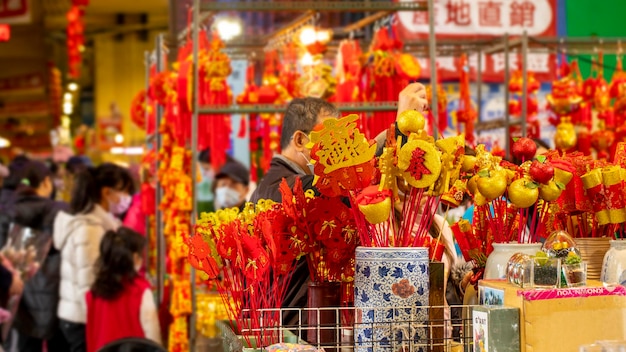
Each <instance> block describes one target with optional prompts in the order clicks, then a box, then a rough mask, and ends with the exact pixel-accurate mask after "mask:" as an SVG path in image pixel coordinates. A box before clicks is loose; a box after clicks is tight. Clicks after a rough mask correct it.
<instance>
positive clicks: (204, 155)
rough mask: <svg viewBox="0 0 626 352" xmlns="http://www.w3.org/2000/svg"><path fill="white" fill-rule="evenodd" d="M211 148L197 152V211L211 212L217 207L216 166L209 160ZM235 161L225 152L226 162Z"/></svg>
mask: <svg viewBox="0 0 626 352" xmlns="http://www.w3.org/2000/svg"><path fill="white" fill-rule="evenodd" d="M211 161H212V159H211V149H210V148H205V149H203V150H202V151H200V153H198V165H199V166H200V167H199V169H198V171H199V172H200V176H202V180H201V181H200V182H199V183H198V184H197V195H198V199H197V202H198V212H199V213H202V212H211V211H213V210H215V209H217V206H216V204H215V194H214V192H213V191H214V189H215V174H216V173H217V171H218V168H216V167H215V165H213V163H212V162H211ZM232 161H235V162H236V160H235V159H233V157H231V156H230V155H228V154H226V163H229V162H232Z"/></svg>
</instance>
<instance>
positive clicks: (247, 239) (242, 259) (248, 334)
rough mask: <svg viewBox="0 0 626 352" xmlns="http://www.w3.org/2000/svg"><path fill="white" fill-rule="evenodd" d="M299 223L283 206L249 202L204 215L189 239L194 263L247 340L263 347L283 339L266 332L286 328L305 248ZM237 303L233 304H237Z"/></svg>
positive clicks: (190, 253)
mask: <svg viewBox="0 0 626 352" xmlns="http://www.w3.org/2000/svg"><path fill="white" fill-rule="evenodd" d="M292 224H293V220H292V218H291V217H290V216H289V215H288V213H287V212H286V211H284V209H283V207H282V205H281V204H277V203H274V202H272V201H266V202H263V201H262V202H260V203H258V204H257V205H256V207H255V206H254V205H253V204H251V203H248V204H247V205H246V207H245V209H244V210H243V211H241V212H239V210H238V209H237V208H232V209H225V210H219V211H217V212H215V213H204V214H202V217H201V219H200V220H199V221H198V224H197V225H196V228H195V234H194V236H193V237H191V238H190V239H189V240H188V242H187V243H188V245H189V256H188V258H189V262H190V263H191V265H193V266H194V267H195V268H197V269H198V270H202V271H203V272H204V273H206V274H207V275H208V276H207V278H208V279H212V280H214V279H217V278H218V276H220V275H221V276H222V277H223V279H222V280H218V281H217V282H216V283H217V287H218V290H219V292H220V294H221V296H222V299H223V301H224V303H225V305H226V306H227V308H228V309H229V316H230V318H231V320H233V321H236V322H237V326H238V327H239V328H240V329H241V332H242V333H243V335H244V337H245V338H246V339H247V340H248V342H250V340H251V339H256V341H258V342H259V343H261V345H262V346H269V345H271V344H273V343H276V342H278V338H279V336H277V335H273V334H268V333H267V330H266V331H262V329H261V328H265V329H267V328H268V327H275V326H278V325H279V324H280V320H281V317H280V314H279V312H278V311H271V312H267V311H263V309H275V308H278V307H281V306H282V302H283V300H284V298H285V295H286V293H287V292H286V289H287V288H288V287H289V281H290V280H291V274H292V272H293V270H294V268H295V264H296V260H297V259H298V258H300V257H301V256H302V255H304V248H305V246H306V245H305V244H304V243H302V242H301V240H300V239H299V237H300V236H298V235H297V232H292V227H293V226H292ZM231 300H232V303H231Z"/></svg>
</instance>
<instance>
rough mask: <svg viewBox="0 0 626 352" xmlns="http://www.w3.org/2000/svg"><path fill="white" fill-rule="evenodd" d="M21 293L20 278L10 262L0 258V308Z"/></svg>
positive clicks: (21, 283) (22, 284)
mask: <svg viewBox="0 0 626 352" xmlns="http://www.w3.org/2000/svg"><path fill="white" fill-rule="evenodd" d="M23 291H24V282H23V281H22V276H21V275H20V273H19V272H18V271H17V270H15V268H13V265H12V264H11V262H9V261H8V260H6V258H4V257H2V256H0V307H6V306H7V302H8V300H9V297H11V296H13V295H21V294H22V292H23ZM0 309H2V308H0Z"/></svg>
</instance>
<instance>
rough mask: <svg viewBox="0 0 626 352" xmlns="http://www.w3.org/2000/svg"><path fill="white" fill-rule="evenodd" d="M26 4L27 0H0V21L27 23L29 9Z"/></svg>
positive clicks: (27, 3) (28, 20)
mask: <svg viewBox="0 0 626 352" xmlns="http://www.w3.org/2000/svg"><path fill="white" fill-rule="evenodd" d="M28 5H29V1H28V0H0V23H6V24H22V23H29V22H30V9H29V6H28Z"/></svg>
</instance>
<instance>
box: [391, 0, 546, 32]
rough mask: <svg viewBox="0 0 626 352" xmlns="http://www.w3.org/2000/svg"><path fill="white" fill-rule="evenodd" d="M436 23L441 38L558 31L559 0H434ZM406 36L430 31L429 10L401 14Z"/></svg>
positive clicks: (399, 15) (401, 23)
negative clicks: (557, 13)
mask: <svg viewBox="0 0 626 352" xmlns="http://www.w3.org/2000/svg"><path fill="white" fill-rule="evenodd" d="M400 1H405V2H408V1H414V0H400ZM434 7H435V8H434V10H435V16H434V17H435V26H436V31H437V35H438V36H441V37H467V36H483V37H484V36H501V35H502V34H503V33H509V34H511V35H521V34H522V33H523V31H524V30H526V31H527V32H528V34H529V35H531V36H554V35H555V34H556V0H434ZM398 20H399V23H400V32H401V35H402V37H403V38H405V39H410V38H416V37H417V38H419V37H424V36H425V35H427V34H428V12H426V11H423V12H409V11H402V12H399V13H398Z"/></svg>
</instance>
